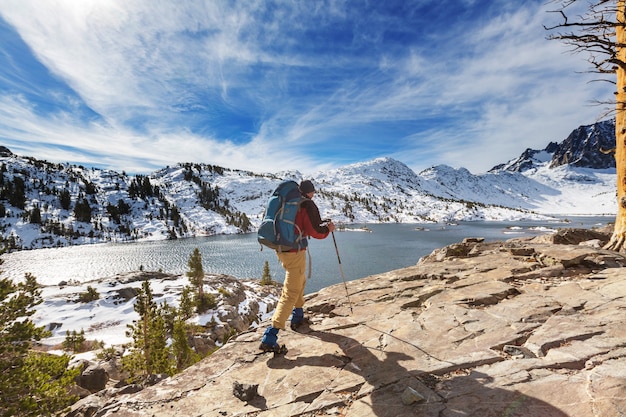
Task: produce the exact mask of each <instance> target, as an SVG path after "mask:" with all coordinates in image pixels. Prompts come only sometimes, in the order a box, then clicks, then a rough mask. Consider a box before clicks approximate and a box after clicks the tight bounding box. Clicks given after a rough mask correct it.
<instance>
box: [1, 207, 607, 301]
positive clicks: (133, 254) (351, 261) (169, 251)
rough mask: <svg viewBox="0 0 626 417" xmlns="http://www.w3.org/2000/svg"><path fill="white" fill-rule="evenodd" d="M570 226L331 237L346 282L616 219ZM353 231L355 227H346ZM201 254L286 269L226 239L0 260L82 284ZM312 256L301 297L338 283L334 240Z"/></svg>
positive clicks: (215, 267)
mask: <svg viewBox="0 0 626 417" xmlns="http://www.w3.org/2000/svg"><path fill="white" fill-rule="evenodd" d="M569 219H570V220H571V221H570V222H556V221H552V222H551V221H544V222H537V221H533V222H465V223H459V224H456V225H443V224H422V225H418V224H368V225H367V228H368V229H369V230H370V231H371V232H363V231H335V239H336V241H337V247H338V252H339V255H340V258H341V265H342V267H343V272H344V274H345V279H346V280H347V281H350V280H354V279H358V278H362V277H366V276H369V275H373V274H378V273H381V272H386V271H390V270H393V269H398V268H403V267H407V266H410V265H414V264H416V263H417V261H418V260H419V259H420V258H421V257H422V256H425V255H428V254H429V253H431V252H432V251H433V250H434V249H436V248H440V247H443V246H446V245H449V244H451V243H455V242H460V241H462V240H463V239H464V238H466V237H484V238H485V239H487V240H490V241H493V240H506V239H509V238H512V237H517V236H532V235H538V234H543V233H547V232H549V230H551V229H556V228H566V227H576V228H580V227H584V228H590V227H592V226H601V225H605V224H607V223H608V222H612V221H614V220H615V217H597V216H596V217H570V218H569ZM350 227H351V228H358V227H359V226H358V225H351V226H350ZM196 247H197V248H199V249H200V252H201V253H202V260H203V265H204V270H205V272H207V273H223V274H228V275H232V276H234V277H236V278H260V277H261V275H262V272H263V265H264V263H265V261H266V260H267V261H269V266H270V272H271V274H272V278H273V279H274V280H276V281H280V282H282V280H283V277H284V271H283V269H282V268H281V267H280V265H279V264H278V261H277V259H276V255H275V253H274V252H273V251H271V250H269V249H267V248H265V249H263V250H261V247H260V245H259V244H258V243H257V241H256V234H247V235H226V236H211V237H198V238H189V239H179V240H173V241H151V242H136V243H117V244H113V243H107V244H98V245H83V246H72V247H65V248H55V249H37V250H30V251H21V252H14V253H10V254H5V255H3V256H2V259H3V260H4V264H3V265H2V271H3V272H2V276H3V277H7V276H8V277H10V278H12V279H21V278H23V277H24V274H25V273H26V272H30V273H31V274H33V275H34V276H35V277H36V278H37V280H38V282H40V283H41V284H44V285H56V284H58V283H59V282H61V281H70V280H76V281H80V282H85V281H90V280H95V279H98V278H103V277H109V276H113V275H116V274H119V273H125V272H130V271H137V270H139V269H140V268H143V269H144V270H147V271H157V270H162V271H163V272H168V273H185V272H186V271H187V270H188V267H187V260H188V259H189V256H190V255H191V253H192V251H193V250H194V248H196ZM309 248H310V249H309V252H310V254H311V259H312V276H311V279H310V280H309V281H308V283H307V288H306V292H307V293H311V292H315V291H318V290H319V289H321V288H323V287H327V286H329V285H332V284H336V283H340V282H341V281H342V276H341V270H340V268H339V263H338V259H337V253H336V251H335V246H334V245H333V240H332V237H331V236H329V237H328V238H327V239H324V240H315V239H311V241H310V245H309Z"/></svg>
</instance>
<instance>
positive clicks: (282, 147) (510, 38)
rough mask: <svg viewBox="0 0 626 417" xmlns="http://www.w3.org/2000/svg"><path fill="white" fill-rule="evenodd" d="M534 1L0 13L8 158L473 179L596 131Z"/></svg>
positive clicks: (580, 77) (26, 1) (596, 92)
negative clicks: (398, 164) (365, 168)
mask: <svg viewBox="0 0 626 417" xmlns="http://www.w3.org/2000/svg"><path fill="white" fill-rule="evenodd" d="M544 3H545V1H544V0H540V1H533V0H527V1H524V0H520V1H515V2H512V1H510V0H489V1H486V0H385V1H373V0H372V1H365V0H364V1H356V0H354V1H341V0H328V1H323V0H319V1H318V0H300V1H297V0H294V1H287V0H285V1H271V0H257V1H255V0H241V1H221V0H204V1H201V0H198V1H184V2H177V1H157V0H134V1H128V0H106V1H105V0H54V1H53V0H48V1H43V2H42V1H39V0H2V2H0V145H4V146H7V147H8V148H9V149H11V150H12V151H13V152H14V153H16V154H19V155H25V156H33V157H36V158H39V159H45V160H48V161H52V162H71V163H77V164H82V165H85V166H87V167H92V166H93V167H99V168H110V169H115V170H118V171H122V170H123V171H126V172H127V173H149V172H151V171H153V170H156V169H159V168H162V167H164V166H166V165H173V164H175V163H177V162H204V163H209V164H215V165H220V166H224V167H228V168H238V169H245V170H251V171H255V172H278V171H281V170H285V169H298V170H300V171H301V172H303V173H305V174H306V173H314V172H316V171H318V170H322V169H328V168H332V167H337V166H341V165H345V164H349V163H354V162H361V161H367V160H370V159H374V158H377V157H382V156H389V157H392V158H396V159H398V160H400V161H402V162H404V163H406V164H407V165H409V166H410V167H411V168H413V169H414V170H415V171H416V172H419V171H421V170H422V169H425V168H428V167H430V166H433V165H439V164H447V165H450V166H452V167H455V168H459V167H465V168H468V169H469V170H470V171H472V172H474V173H482V172H485V171H487V170H488V169H490V168H492V167H493V166H494V165H496V164H498V163H501V162H506V161H507V160H509V159H511V158H514V157H517V156H518V155H519V154H520V153H521V152H522V151H524V150H525V149H526V148H533V149H543V148H544V147H545V146H546V145H547V144H548V143H549V142H550V141H561V140H563V139H565V137H567V135H568V134H569V133H570V132H571V131H572V130H573V129H574V128H576V127H578V126H579V125H582V124H590V123H594V122H595V121H597V120H598V119H600V118H602V115H603V114H604V112H605V111H606V108H605V107H602V106H594V105H592V102H593V101H595V100H610V99H611V98H612V97H613V95H612V86H611V85H610V84H608V83H594V82H590V81H592V80H593V79H595V76H594V75H593V74H588V73H584V72H585V71H587V70H589V67H588V64H587V62H586V58H587V56H585V55H584V54H572V53H570V52H568V50H567V48H566V47H565V46H563V45H562V44H560V43H559V42H557V41H548V40H546V36H547V34H548V33H547V32H546V31H545V30H544V28H543V25H550V24H551V23H553V22H554V21H555V19H556V18H557V17H558V16H556V15H554V14H551V13H547V11H548V10H549V9H550V5H548V6H546V5H545V4H544Z"/></svg>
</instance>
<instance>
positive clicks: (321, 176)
mask: <svg viewBox="0 0 626 417" xmlns="http://www.w3.org/2000/svg"><path fill="white" fill-rule="evenodd" d="M611 127H614V122H613V121H604V122H598V123H596V124H594V125H588V126H580V127H579V128H577V129H575V130H574V131H573V132H572V133H571V134H570V135H569V136H568V138H566V139H565V140H564V141H562V142H561V143H560V144H557V143H555V142H551V143H550V144H549V145H548V146H547V147H546V148H545V149H543V150H531V149H527V150H526V151H525V152H523V153H522V155H520V156H519V157H518V158H514V159H512V160H510V161H508V162H506V163H503V164H500V165H498V166H496V167H494V168H493V169H491V170H490V171H489V172H486V173H484V174H477V175H475V174H472V173H471V172H469V171H468V170H467V169H465V168H458V169H457V168H452V167H449V166H447V165H438V166H433V167H430V168H428V169H426V170H423V171H422V172H420V173H419V174H417V173H415V172H414V171H413V170H412V169H411V168H409V167H408V166H407V165H406V164H404V163H403V162H401V161H398V160H395V159H392V158H389V157H381V158H376V159H373V160H371V161H364V162H359V163H355V164H350V165H346V166H343V167H339V168H335V169H331V170H326V171H322V172H317V173H314V174H311V175H306V178H310V179H312V180H313V181H314V183H316V185H317V188H318V190H319V192H318V194H317V195H316V202H317V203H318V205H319V207H320V210H321V211H322V213H323V215H324V216H325V217H330V218H333V219H334V220H335V221H336V222H337V223H340V224H341V223H343V224H350V223H372V222H373V223H385V222H407V223H430V222H456V221H473V220H493V221H498V220H521V219H540V218H545V217H546V216H550V215H553V214H561V215H585V214H587V215H602V214H607V215H612V214H614V213H616V203H615V202H614V201H613V200H615V198H614V194H615V184H614V181H615V168H614V160H613V166H612V167H610V166H607V161H609V160H610V159H613V157H612V155H605V154H603V153H601V152H599V149H601V148H604V149H607V148H611V147H614V142H615V138H614V133H613V134H612V131H611ZM611 140H612V143H611ZM0 150H1V152H0V167H1V169H0V233H1V234H2V237H3V238H4V239H5V241H6V242H8V245H9V248H10V249H12V250H20V249H36V248H41V247H55V246H67V245H75V244H88V243H100V242H111V241H132V240H149V239H174V238H180V237H190V236H203V235H214V234H233V233H247V232H251V231H253V230H255V228H256V227H257V226H258V224H259V223H260V220H261V218H262V215H263V210H264V206H265V202H266V200H267V197H268V196H269V195H270V194H271V192H272V191H273V189H274V188H275V187H276V186H277V185H278V183H279V182H280V181H282V180H284V179H294V180H296V181H300V180H302V179H303V178H304V177H305V174H303V173H301V172H298V171H284V172H278V173H254V172H250V171H243V170H236V169H228V168H223V167H219V166H215V165H210V164H202V163H178V164H176V165H173V166H168V167H164V168H161V169H159V170H157V171H154V172H152V173H151V174H147V175H127V174H126V173H125V172H121V173H120V172H116V171H112V170H100V169H95V168H89V169H88V168H85V167H83V166H80V165H79V166H77V165H70V164H59V163H51V162H47V161H41V160H37V159H35V158H33V157H24V156H18V155H14V154H13V153H12V152H11V151H10V150H9V149H8V148H6V147H2V148H1V149H0Z"/></svg>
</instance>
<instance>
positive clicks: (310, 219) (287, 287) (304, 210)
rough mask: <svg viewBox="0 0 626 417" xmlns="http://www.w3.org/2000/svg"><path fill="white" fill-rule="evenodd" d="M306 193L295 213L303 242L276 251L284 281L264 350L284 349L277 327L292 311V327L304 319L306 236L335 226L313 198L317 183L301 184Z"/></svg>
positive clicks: (325, 233)
mask: <svg viewBox="0 0 626 417" xmlns="http://www.w3.org/2000/svg"><path fill="white" fill-rule="evenodd" d="M298 190H299V191H300V194H301V195H302V196H303V197H304V199H303V201H302V202H301V203H300V208H299V209H298V212H297V214H296V220H295V223H296V228H299V230H301V231H302V234H303V239H304V240H305V242H304V245H301V246H300V247H301V249H291V250H288V251H280V250H277V251H276V255H277V256H278V260H279V261H280V263H281V264H282V266H283V268H285V283H284V284H283V289H282V292H281V294H280V299H279V301H278V305H277V306H276V310H275V311H274V315H273V316H272V325H271V326H270V327H268V328H267V330H265V334H264V335H263V339H261V345H260V346H259V349H261V350H262V351H264V352H276V353H285V352H286V351H287V349H286V347H285V345H282V346H280V345H279V344H278V342H277V340H278V331H279V330H281V329H283V330H284V328H285V323H286V322H287V319H288V318H289V315H291V328H292V330H296V329H297V328H298V326H300V325H301V324H302V323H303V322H304V320H305V319H304V310H303V307H304V287H305V285H306V273H305V271H306V246H307V244H306V238H307V237H313V238H316V239H324V238H326V237H327V236H328V235H329V234H330V233H331V232H333V231H334V230H335V225H334V224H333V222H332V221H326V222H324V221H322V219H321V217H320V212H319V209H318V208H317V205H316V204H315V203H314V202H313V200H312V199H313V195H314V194H315V187H314V186H313V183H312V182H311V181H309V180H304V181H302V182H301V183H300V185H299V186H298Z"/></svg>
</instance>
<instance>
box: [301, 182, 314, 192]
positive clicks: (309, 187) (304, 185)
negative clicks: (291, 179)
mask: <svg viewBox="0 0 626 417" xmlns="http://www.w3.org/2000/svg"><path fill="white" fill-rule="evenodd" d="M298 189H299V190H300V192H301V193H302V194H308V193H312V192H314V191H315V187H314V186H313V183H312V182H311V181H309V180H304V181H302V182H301V183H300V187H298Z"/></svg>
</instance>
